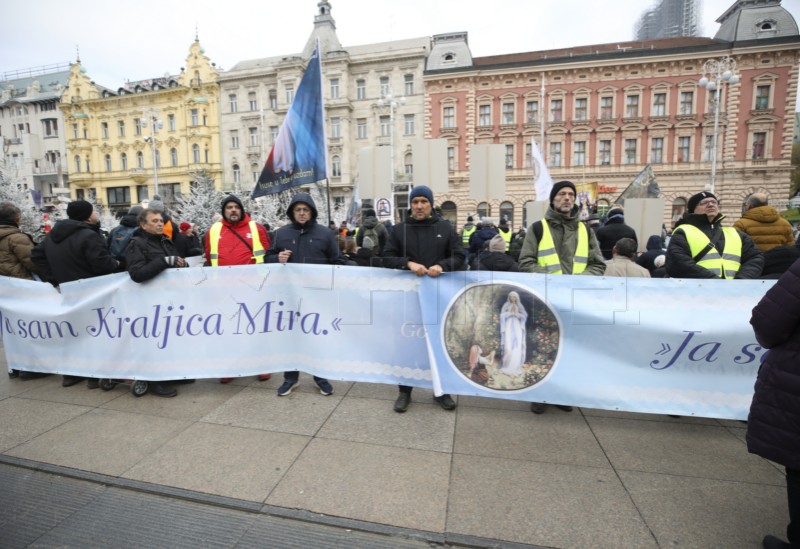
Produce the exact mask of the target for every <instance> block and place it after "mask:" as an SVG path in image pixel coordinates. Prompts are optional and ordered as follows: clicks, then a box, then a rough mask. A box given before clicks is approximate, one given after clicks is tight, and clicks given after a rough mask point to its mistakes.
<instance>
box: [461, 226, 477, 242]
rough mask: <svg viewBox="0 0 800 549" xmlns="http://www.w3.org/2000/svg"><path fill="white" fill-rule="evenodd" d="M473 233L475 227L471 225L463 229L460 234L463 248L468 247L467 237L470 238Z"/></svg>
mask: <svg viewBox="0 0 800 549" xmlns="http://www.w3.org/2000/svg"><path fill="white" fill-rule="evenodd" d="M474 232H475V225H473V226H472V227H470V228H469V229H464V230H463V231H462V232H461V242H462V243H463V244H464V246H469V237H470V236H472V233H474Z"/></svg>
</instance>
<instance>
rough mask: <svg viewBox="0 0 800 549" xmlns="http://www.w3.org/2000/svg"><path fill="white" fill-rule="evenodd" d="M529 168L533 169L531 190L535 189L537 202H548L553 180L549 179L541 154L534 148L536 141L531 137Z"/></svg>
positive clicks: (548, 172) (537, 148)
mask: <svg viewBox="0 0 800 549" xmlns="http://www.w3.org/2000/svg"><path fill="white" fill-rule="evenodd" d="M531 168H532V169H533V188H534V189H536V200H537V202H540V201H545V202H547V201H549V200H550V189H552V188H553V178H552V177H550V171H549V170H548V169H547V164H545V163H544V159H543V158H542V153H541V152H539V147H537V146H536V140H535V139H534V138H533V137H531Z"/></svg>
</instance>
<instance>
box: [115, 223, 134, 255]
mask: <svg viewBox="0 0 800 549" xmlns="http://www.w3.org/2000/svg"><path fill="white" fill-rule="evenodd" d="M137 228H138V227H126V226H125V225H120V226H119V227H117V228H116V229H114V230H113V231H111V234H110V235H109V245H108V251H109V253H110V254H111V257H113V258H114V259H116V260H117V261H125V249H126V248H127V247H128V244H129V243H130V241H131V237H132V236H133V231H135V230H136V229H137Z"/></svg>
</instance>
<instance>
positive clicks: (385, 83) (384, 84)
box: [380, 76, 389, 97]
mask: <svg viewBox="0 0 800 549" xmlns="http://www.w3.org/2000/svg"><path fill="white" fill-rule="evenodd" d="M380 82H381V95H383V96H384V97H385V96H387V95H389V77H388V76H381V80H380Z"/></svg>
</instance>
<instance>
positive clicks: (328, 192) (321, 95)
mask: <svg viewBox="0 0 800 549" xmlns="http://www.w3.org/2000/svg"><path fill="white" fill-rule="evenodd" d="M316 46H317V55H318V56H319V58H318V59H317V62H318V63H319V98H320V100H321V101H322V117H323V118H322V120H323V124H322V143H323V144H324V148H325V167H326V168H325V195H326V197H327V208H328V223H329V224H330V222H331V221H332V220H333V218H332V217H331V182H330V178H329V177H328V169H327V167H328V166H329V165H330V164H329V163H328V132H327V129H326V127H325V124H324V121H325V86H324V85H323V84H322V80H323V73H322V48H320V45H319V38H316Z"/></svg>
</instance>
